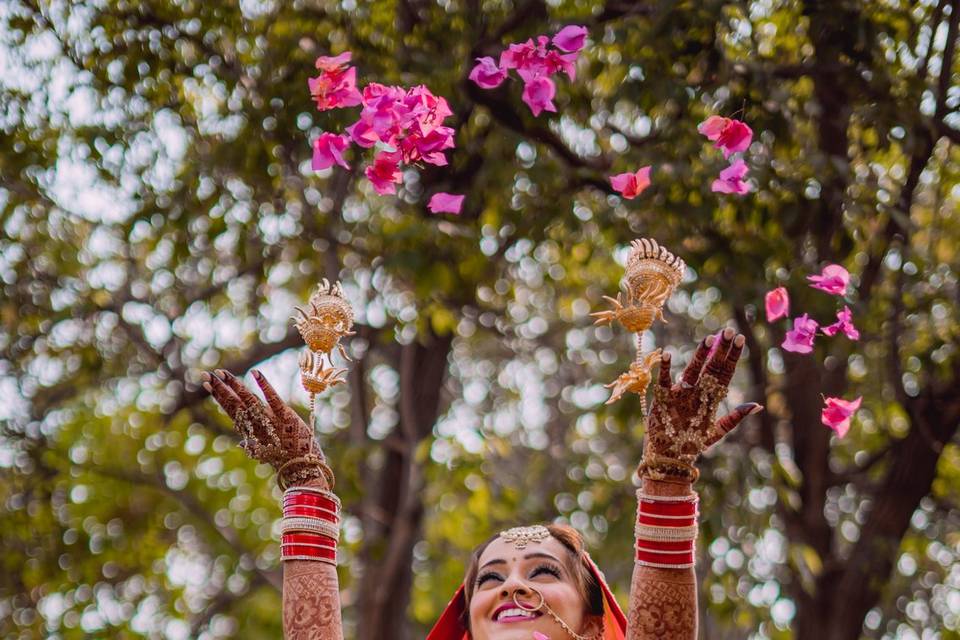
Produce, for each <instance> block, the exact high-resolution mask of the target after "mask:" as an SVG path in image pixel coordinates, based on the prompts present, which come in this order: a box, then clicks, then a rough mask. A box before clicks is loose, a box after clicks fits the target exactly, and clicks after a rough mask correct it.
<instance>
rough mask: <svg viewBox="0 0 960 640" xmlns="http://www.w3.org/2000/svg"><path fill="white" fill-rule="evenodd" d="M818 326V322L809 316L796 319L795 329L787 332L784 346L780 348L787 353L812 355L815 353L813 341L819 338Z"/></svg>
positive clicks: (794, 320) (794, 321) (794, 322)
mask: <svg viewBox="0 0 960 640" xmlns="http://www.w3.org/2000/svg"><path fill="white" fill-rule="evenodd" d="M817 326H818V325H817V321H816V320H814V319H813V318H811V317H810V316H808V315H807V314H803V315H802V316H800V317H799V318H794V319H793V329H791V330H790V331H787V335H786V337H785V338H784V339H783V344H781V345H780V346H781V347H783V349H784V350H785V351H793V352H794V353H810V352H811V351H813V339H814V338H815V337H816V336H817Z"/></svg>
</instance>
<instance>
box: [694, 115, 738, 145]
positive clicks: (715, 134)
mask: <svg viewBox="0 0 960 640" xmlns="http://www.w3.org/2000/svg"><path fill="white" fill-rule="evenodd" d="M728 122H730V118H724V117H723V116H710V117H709V118H707V119H706V120H704V121H703V122H701V123H700V124H699V125H697V131H699V132H700V133H702V134H703V135H704V136H706V137H707V140H710V141H711V142H715V141H716V140H717V138H719V137H720V134H721V133H723V128H724V127H726V126H727V123H728Z"/></svg>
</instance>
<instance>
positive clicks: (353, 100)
mask: <svg viewBox="0 0 960 640" xmlns="http://www.w3.org/2000/svg"><path fill="white" fill-rule="evenodd" d="M307 86H308V87H309V88H310V95H311V96H312V97H313V100H314V102H316V103H317V109H319V110H320V111H327V110H328V109H340V108H343V107H353V106H356V105H358V104H360V92H359V91H357V70H356V69H354V68H353V67H350V68H349V69H344V70H337V69H334V70H323V71H322V72H321V73H320V75H319V76H317V77H316V78H307Z"/></svg>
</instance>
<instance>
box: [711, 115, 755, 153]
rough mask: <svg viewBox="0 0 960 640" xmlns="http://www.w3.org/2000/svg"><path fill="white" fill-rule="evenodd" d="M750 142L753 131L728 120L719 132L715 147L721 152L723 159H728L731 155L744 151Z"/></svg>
mask: <svg viewBox="0 0 960 640" xmlns="http://www.w3.org/2000/svg"><path fill="white" fill-rule="evenodd" d="M752 140H753V130H752V129H751V128H750V127H748V126H747V125H746V123H744V122H740V121H739V120H730V121H729V122H728V123H727V126H725V127H724V128H723V130H722V131H721V132H720V136H719V137H718V138H717V140H716V143H715V145H716V147H717V148H718V149H722V150H723V155H724V157H726V158H729V157H730V154H731V153H738V152H740V151H746V150H747V149H748V148H749V147H750V142H751V141H752Z"/></svg>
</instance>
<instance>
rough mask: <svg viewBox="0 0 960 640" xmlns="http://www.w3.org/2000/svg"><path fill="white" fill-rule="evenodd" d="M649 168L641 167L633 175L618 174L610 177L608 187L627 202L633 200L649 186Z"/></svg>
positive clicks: (628, 173)
mask: <svg viewBox="0 0 960 640" xmlns="http://www.w3.org/2000/svg"><path fill="white" fill-rule="evenodd" d="M650 170H651V167H649V166H646V167H641V168H639V169H637V171H636V172H634V173H630V172H627V173H619V174H617V175H615V176H610V186H612V187H613V189H614V191H617V192H619V193H620V195H622V196H623V197H624V198H626V199H627V200H633V199H634V198H636V197H637V196H638V195H640V194H641V193H643V191H644V190H645V189H646V188H647V187H649V186H650Z"/></svg>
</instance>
